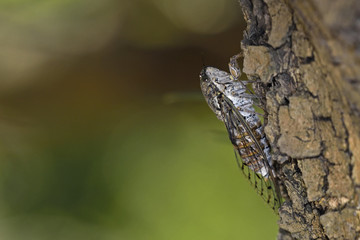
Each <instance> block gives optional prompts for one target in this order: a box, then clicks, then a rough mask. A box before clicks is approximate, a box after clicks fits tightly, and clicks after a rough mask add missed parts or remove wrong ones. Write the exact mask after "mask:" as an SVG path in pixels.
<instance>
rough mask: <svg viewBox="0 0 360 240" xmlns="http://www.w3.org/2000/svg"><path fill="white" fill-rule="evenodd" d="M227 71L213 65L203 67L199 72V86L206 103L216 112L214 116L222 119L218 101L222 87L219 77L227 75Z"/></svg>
mask: <svg viewBox="0 0 360 240" xmlns="http://www.w3.org/2000/svg"><path fill="white" fill-rule="evenodd" d="M227 76H229V74H228V73H227V72H224V71H221V70H218V69H216V68H213V67H204V68H203V69H202V70H201V72H200V88H201V91H202V93H203V95H204V97H205V100H206V102H207V103H208V105H209V107H210V109H211V110H212V111H213V112H214V113H215V114H216V117H217V118H218V119H219V120H220V121H223V120H224V118H223V111H222V109H221V105H220V104H219V101H221V95H222V94H223V91H224V87H222V85H219V84H218V83H217V82H218V78H219V77H227Z"/></svg>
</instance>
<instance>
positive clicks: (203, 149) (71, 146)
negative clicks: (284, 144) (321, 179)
mask: <svg viewBox="0 0 360 240" xmlns="http://www.w3.org/2000/svg"><path fill="white" fill-rule="evenodd" d="M0 18H1V21H0V134H1V138H0V141H1V142H0V239H5V240H7V239H9V240H13V239H15V240H17V239H26V240H28V239H34V240H35V239H36V240H42V239H105V240H107V239H111V240H112V239H126V240H127V239H129V240H138V239H141V240H142V239H154V240H168V239H173V240H178V239H207V240H210V239H216V240H218V239H274V238H275V236H276V231H277V227H276V219H277V217H276V216H275V214H274V213H273V212H272V210H271V209H270V208H269V207H267V206H266V204H265V203H263V201H262V200H261V198H260V197H259V196H257V195H256V193H255V191H253V190H252V189H251V186H250V185H249V184H248V183H247V180H246V179H245V178H244V177H243V176H242V174H241V172H240V171H239V170H238V169H237V167H236V163H235V158H234V155H233V150H232V146H231V144H230V142H229V140H228V137H227V133H226V131H225V127H224V126H223V124H222V123H221V122H220V121H218V120H217V119H216V117H215V115H214V114H213V113H212V112H211V111H210V109H209V108H208V106H207V104H206V103H205V101H204V100H203V98H202V95H201V92H200V89H199V78H198V75H199V72H200V70H201V68H202V66H203V64H204V63H205V64H207V65H212V66H216V67H218V68H221V69H224V70H226V69H227V63H228V60H229V57H230V56H232V55H234V54H236V53H238V52H239V50H240V40H241V39H242V31H243V29H245V23H244V20H243V18H242V15H241V9H240V7H239V5H238V3H237V1H236V0H128V1H125V0H123V1H119V0H103V1H98V0H52V1H47V0H38V1H25V0H16V1H14V0H1V1H0Z"/></svg>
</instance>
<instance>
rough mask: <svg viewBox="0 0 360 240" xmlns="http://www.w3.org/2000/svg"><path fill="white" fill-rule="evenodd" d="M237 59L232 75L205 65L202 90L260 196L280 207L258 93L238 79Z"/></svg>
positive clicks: (231, 70) (231, 62) (239, 73)
mask: <svg viewBox="0 0 360 240" xmlns="http://www.w3.org/2000/svg"><path fill="white" fill-rule="evenodd" d="M237 58H238V55H237V56H234V57H233V58H231V60H230V64H229V66H230V72H231V74H229V73H227V72H225V71H221V70H219V69H216V68H213V67H204V68H203V69H202V71H201V73H200V86H201V90H202V92H203V95H204V97H205V99H206V101H207V103H208V105H209V107H210V108H211V109H212V110H213V112H214V113H215V114H216V116H217V118H218V119H219V120H221V121H222V122H224V123H225V126H226V129H227V131H228V134H229V138H230V140H231V142H232V144H233V145H234V150H235V155H236V159H237V162H238V165H239V167H240V169H241V170H242V171H243V172H244V174H245V175H246V177H247V178H248V179H249V181H250V182H251V183H252V185H253V186H254V187H255V189H256V190H257V192H258V193H259V194H260V196H261V197H262V198H263V199H264V200H265V201H266V202H267V203H268V204H269V205H270V206H271V207H272V208H273V209H277V208H278V207H279V206H280V200H281V196H280V193H279V189H278V186H277V184H276V179H275V176H274V172H273V170H272V167H271V166H272V161H271V154H270V147H269V144H268V142H267V140H266V138H265V134H264V129H263V126H262V124H261V121H260V118H259V116H258V114H257V113H256V111H255V109H254V100H253V99H254V98H255V97H256V96H254V95H252V94H250V93H248V92H247V87H246V84H247V83H246V82H242V81H239V80H238V77H239V76H240V75H241V71H240V69H239V68H238V66H237V62H236V59H237Z"/></svg>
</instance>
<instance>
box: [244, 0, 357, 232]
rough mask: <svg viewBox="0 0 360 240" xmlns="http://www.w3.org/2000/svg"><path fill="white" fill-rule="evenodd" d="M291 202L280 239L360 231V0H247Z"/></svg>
mask: <svg viewBox="0 0 360 240" xmlns="http://www.w3.org/2000/svg"><path fill="white" fill-rule="evenodd" d="M240 4H241V6H242V9H243V12H244V16H245V18H246V20H247V24H248V26H247V30H246V32H245V34H244V40H243V41H242V49H243V51H244V56H245V57H244V69H243V71H244V72H245V73H246V74H247V76H248V78H249V79H252V80H260V81H261V82H262V84H261V90H262V92H264V93H265V94H266V112H267V114H268V115H267V118H266V120H267V123H266V127H265V132H266V136H267V138H268V140H269V142H270V143H271V146H272V151H273V153H274V158H275V159H274V160H275V162H276V166H275V167H276V172H277V175H278V177H279V182H280V184H281V185H282V189H283V195H284V197H285V199H286V201H285V203H284V204H283V205H282V207H281V208H280V211H279V214H280V220H279V227H280V231H279V236H278V238H279V239H358V238H359V237H360V234H359V232H360V221H359V215H360V212H359V208H360V202H359V193H360V188H359V187H360V129H359V127H360V125H359V123H360V121H359V116H360V4H359V3H358V1H356V0H346V1H340V0H335V1H334V0H333V1H331V0H288V1H285V0H240Z"/></svg>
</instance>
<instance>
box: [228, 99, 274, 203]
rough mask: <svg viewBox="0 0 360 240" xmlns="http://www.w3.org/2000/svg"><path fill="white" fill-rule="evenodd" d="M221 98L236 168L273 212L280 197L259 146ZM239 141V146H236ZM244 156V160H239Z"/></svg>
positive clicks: (246, 124)
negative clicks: (237, 167) (236, 164)
mask: <svg viewBox="0 0 360 240" xmlns="http://www.w3.org/2000/svg"><path fill="white" fill-rule="evenodd" d="M223 98H224V100H223V101H222V102H221V103H222V104H223V106H222V109H223V110H224V123H225V126H226V128H227V131H228V134H229V138H230V140H231V142H232V143H233V145H234V147H235V149H234V150H235V156H236V160H237V163H238V166H239V168H240V169H241V171H242V172H243V173H244V175H245V177H246V178H247V179H248V180H249V181H250V183H251V185H252V186H253V187H254V188H255V190H256V191H257V193H258V194H259V195H260V196H261V197H262V198H263V199H264V200H265V202H267V203H268V204H269V205H270V206H271V207H272V208H273V209H274V210H275V209H277V208H278V207H279V206H280V200H281V197H280V194H279V191H278V187H277V185H276V184H277V183H276V180H275V177H274V175H273V172H272V169H271V168H270V166H269V163H268V162H267V160H266V156H265V154H264V152H263V150H262V148H261V145H260V144H259V142H258V140H257V139H256V138H255V136H254V134H253V132H252V131H251V128H250V127H249V125H248V123H247V122H246V121H245V119H244V118H243V117H242V116H241V114H240V113H239V112H238V110H237V109H236V108H235V107H234V106H233V104H232V103H231V102H230V100H229V99H227V98H226V97H225V96H223ZM239 141H240V144H238V142H239ZM239 145H240V146H241V147H239ZM244 155H246V159H242V158H241V156H244Z"/></svg>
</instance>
